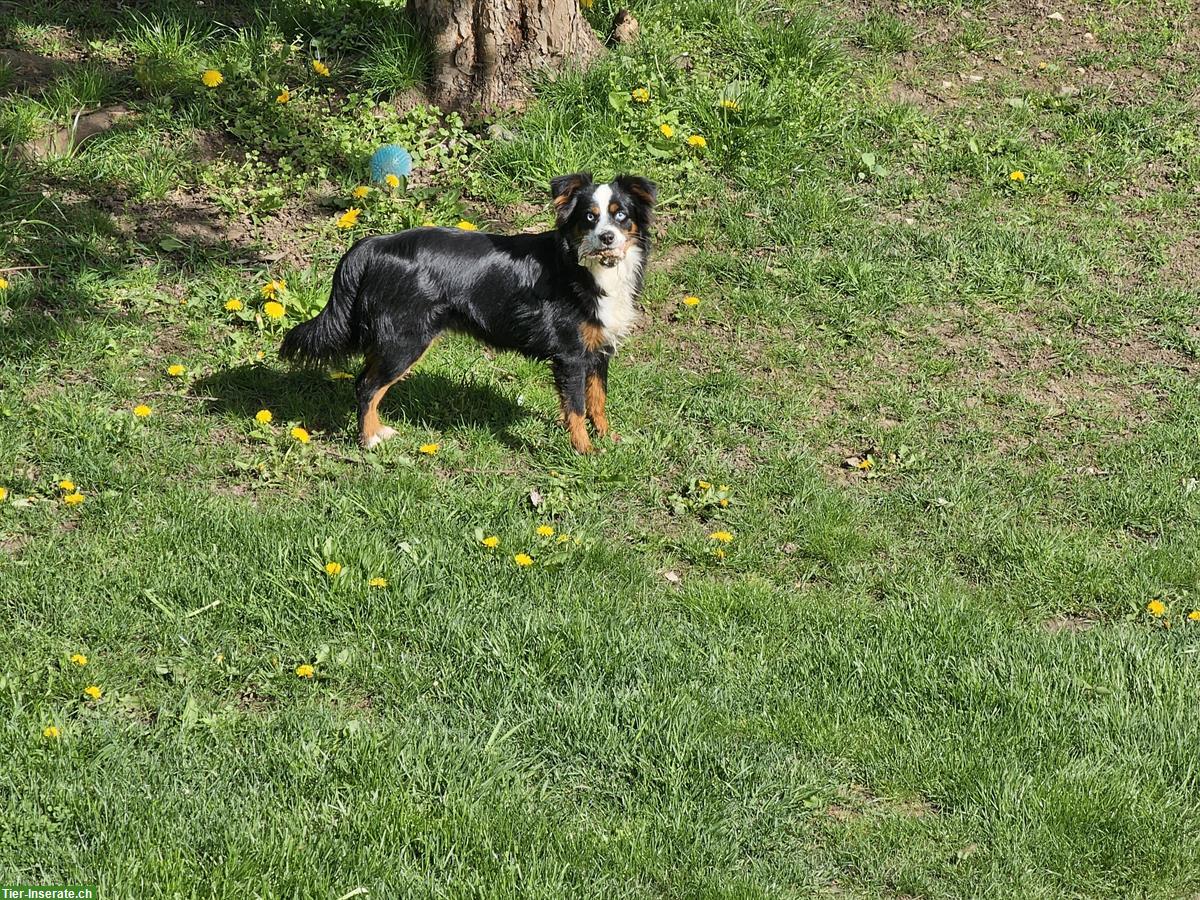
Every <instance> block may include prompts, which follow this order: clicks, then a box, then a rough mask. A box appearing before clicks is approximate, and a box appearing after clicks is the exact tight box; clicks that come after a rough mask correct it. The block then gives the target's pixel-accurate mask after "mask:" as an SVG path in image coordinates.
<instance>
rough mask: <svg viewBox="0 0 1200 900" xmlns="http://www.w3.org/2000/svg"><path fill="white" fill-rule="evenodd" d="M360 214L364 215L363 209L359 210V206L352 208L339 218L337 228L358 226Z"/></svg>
mask: <svg viewBox="0 0 1200 900" xmlns="http://www.w3.org/2000/svg"><path fill="white" fill-rule="evenodd" d="M360 213H362V210H361V209H359V208H358V207H357V206H352V207H351V208H350V209H348V210H346V211H345V212H344V213H342V214H341V215H340V216H339V217H338V220H337V227H338V228H353V227H354V226H355V225H357V224H358V217H359V214H360Z"/></svg>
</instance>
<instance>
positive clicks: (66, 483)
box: [58, 478, 75, 494]
mask: <svg viewBox="0 0 1200 900" xmlns="http://www.w3.org/2000/svg"><path fill="white" fill-rule="evenodd" d="M58 486H59V487H60V488H61V489H62V490H64V491H66V492H67V493H68V494H69V493H71V491H73V490H75V482H73V481H71V480H70V479H69V478H64V479H63V480H62V481H60V482H59V483H58Z"/></svg>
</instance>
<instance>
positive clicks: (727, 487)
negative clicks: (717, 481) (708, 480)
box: [717, 484, 729, 492]
mask: <svg viewBox="0 0 1200 900" xmlns="http://www.w3.org/2000/svg"><path fill="white" fill-rule="evenodd" d="M717 490H718V491H722V492H725V491H728V490H729V485H727V484H723V485H721V486H720V487H719V488H717Z"/></svg>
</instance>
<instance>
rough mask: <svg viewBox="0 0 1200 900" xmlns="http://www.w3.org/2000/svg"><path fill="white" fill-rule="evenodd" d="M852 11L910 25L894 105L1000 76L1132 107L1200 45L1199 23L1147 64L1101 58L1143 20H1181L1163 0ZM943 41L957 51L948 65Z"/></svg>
mask: <svg viewBox="0 0 1200 900" xmlns="http://www.w3.org/2000/svg"><path fill="white" fill-rule="evenodd" d="M851 9H852V10H853V11H854V12H855V13H857V14H858V15H859V16H862V15H865V13H866V12H867V11H868V10H872V9H873V10H882V11H886V12H888V13H891V14H892V15H894V16H896V17H897V18H899V19H900V20H901V21H903V22H904V23H906V24H907V25H909V26H910V27H911V28H912V29H913V31H914V33H915V40H914V43H915V49H914V50H912V51H909V52H906V53H902V54H899V55H898V56H897V58H896V65H897V68H898V69H899V73H900V77H899V79H898V81H897V83H896V85H894V86H893V87H892V88H891V89H890V90H891V95H892V97H893V99H894V100H895V101H896V102H901V103H911V104H912V105H914V106H917V107H918V108H920V109H923V110H925V111H927V112H932V111H935V110H936V109H938V108H940V107H942V106H957V105H960V104H961V103H963V102H965V98H964V94H963V91H964V89H968V88H971V87H973V86H975V85H981V84H994V83H998V82H1001V81H1004V82H1015V83H1016V84H1017V85H1018V86H1019V87H1020V88H1021V89H1023V90H1028V91H1050V92H1054V93H1058V94H1059V95H1061V96H1074V95H1077V94H1079V93H1082V92H1089V93H1100V94H1103V95H1104V96H1106V97H1107V98H1109V100H1110V101H1111V102H1113V103H1114V104H1117V105H1127V104H1131V103H1136V102H1138V101H1139V99H1141V98H1143V97H1145V96H1146V95H1147V94H1148V93H1149V92H1151V91H1153V90H1155V89H1156V88H1157V86H1158V85H1159V83H1160V81H1161V80H1162V79H1163V78H1164V77H1168V76H1171V75H1177V74H1179V73H1181V72H1183V71H1185V70H1186V68H1187V66H1188V65H1189V60H1190V59H1192V58H1194V56H1195V54H1196V52H1197V49H1198V48H1200V23H1197V24H1195V25H1194V26H1193V27H1191V28H1180V29H1179V31H1178V35H1179V36H1178V38H1177V40H1176V41H1175V42H1174V43H1172V44H1171V45H1170V46H1169V47H1168V48H1167V49H1166V50H1165V52H1163V53H1160V54H1158V56H1157V57H1156V59H1155V62H1154V65H1153V68H1152V69H1147V68H1142V67H1141V66H1138V65H1134V64H1132V63H1130V64H1127V65H1123V66H1121V67H1120V68H1119V69H1115V70H1114V69H1113V68H1112V67H1111V66H1110V65H1107V64H1106V58H1107V59H1108V60H1111V59H1113V58H1115V57H1116V55H1117V54H1118V53H1121V52H1124V50H1125V49H1126V48H1125V47H1124V46H1122V45H1123V42H1124V38H1126V37H1127V36H1132V34H1133V33H1134V32H1135V31H1136V30H1137V28H1138V27H1139V26H1140V25H1141V24H1142V23H1144V22H1146V21H1151V20H1153V19H1154V18H1160V19H1162V20H1163V21H1172V22H1175V21H1177V20H1178V14H1177V13H1172V9H1171V6H1170V4H1169V3H1168V2H1166V0H1162V2H1160V3H1158V4H1145V3H1139V4H1128V5H1125V6H1119V7H1114V6H1112V5H1111V4H1107V3H1088V2H1078V0H1014V2H1009V3H994V4H987V5H971V6H970V7H968V8H963V9H960V10H958V11H956V12H954V13H950V14H946V15H940V16H934V15H930V14H929V12H928V10H925V9H920V8H916V7H915V6H913V5H911V4H909V3H907V2H904V0H882V2H879V0H863V2H857V3H853V4H851ZM947 46H957V47H958V49H957V50H956V51H955V53H954V58H955V64H952V65H951V66H950V67H949V68H947V67H946V64H945V54H944V48H946V47H947ZM924 48H936V52H935V53H933V54H930V53H927V52H926V51H925V50H924ZM927 61H929V62H927Z"/></svg>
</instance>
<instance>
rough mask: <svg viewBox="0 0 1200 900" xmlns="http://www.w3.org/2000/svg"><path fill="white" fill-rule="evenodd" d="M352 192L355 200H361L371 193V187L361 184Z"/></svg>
mask: <svg viewBox="0 0 1200 900" xmlns="http://www.w3.org/2000/svg"><path fill="white" fill-rule="evenodd" d="M351 193H352V194H354V199H355V200H361V199H362V198H363V197H366V196H367V195H368V194H370V193H371V189H370V188H369V187H367V186H366V185H365V184H360V185H359V186H358V187H356V188H355V189H354V190H353V191H351Z"/></svg>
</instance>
